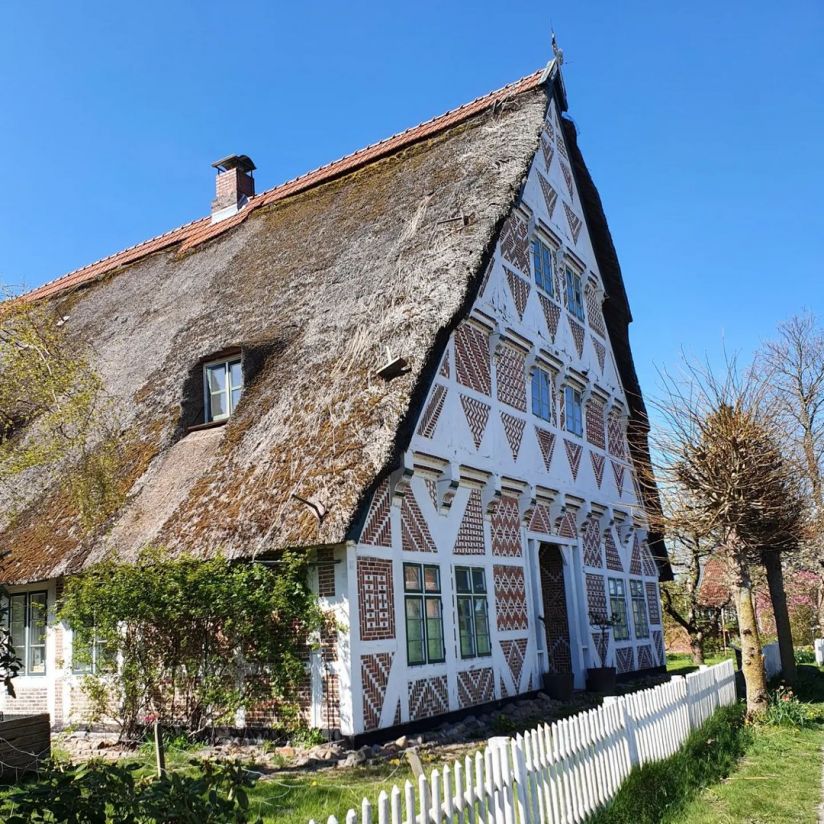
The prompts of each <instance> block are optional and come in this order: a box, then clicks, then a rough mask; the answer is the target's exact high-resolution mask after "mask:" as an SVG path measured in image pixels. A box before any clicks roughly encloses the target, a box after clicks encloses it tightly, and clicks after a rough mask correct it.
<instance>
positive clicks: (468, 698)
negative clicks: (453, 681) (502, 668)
mask: <svg viewBox="0 0 824 824" xmlns="http://www.w3.org/2000/svg"><path fill="white" fill-rule="evenodd" d="M494 700H495V675H494V673H493V671H492V667H484V668H483V669H477V670H468V671H466V672H459V673H458V704H459V705H460V706H461V707H471V706H474V705H475V704H485V703H487V702H488V701H494Z"/></svg>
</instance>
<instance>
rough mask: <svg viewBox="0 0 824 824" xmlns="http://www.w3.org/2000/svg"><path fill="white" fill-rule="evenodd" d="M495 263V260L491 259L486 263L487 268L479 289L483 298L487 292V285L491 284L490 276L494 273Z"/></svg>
mask: <svg viewBox="0 0 824 824" xmlns="http://www.w3.org/2000/svg"><path fill="white" fill-rule="evenodd" d="M494 264H495V260H494V259H493V260H490V261H489V263H488V264H487V265H486V270H485V271H484V276H483V278H482V279H481V287H480V289H479V290H478V297H479V298H481V297H483V295H484V292H486V287H487V286H488V285H489V276H490V275H491V274H492V267H493V266H494Z"/></svg>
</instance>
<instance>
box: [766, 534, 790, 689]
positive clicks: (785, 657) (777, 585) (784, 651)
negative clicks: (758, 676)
mask: <svg viewBox="0 0 824 824" xmlns="http://www.w3.org/2000/svg"><path fill="white" fill-rule="evenodd" d="M761 563H762V564H764V569H765V570H766V572H767V586H768V587H769V590H770V601H771V602H772V609H773V616H774V617H775V632H776V634H777V635H778V649H779V652H780V653H781V674H782V676H783V678H784V680H785V681H788V682H789V683H795V679H796V669H795V651H794V650H793V632H792V628H791V626H790V613H789V610H788V609H787V593H786V592H785V591H784V571H783V569H782V568H781V555H780V554H779V553H778V552H770V551H769V550H763V551H762V552H761Z"/></svg>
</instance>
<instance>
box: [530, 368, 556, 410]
mask: <svg viewBox="0 0 824 824" xmlns="http://www.w3.org/2000/svg"><path fill="white" fill-rule="evenodd" d="M553 406H554V404H553V398H552V378H551V377H550V375H549V372H547V371H546V370H545V369H541V368H540V367H538V366H536V367H535V369H533V370H532V414H533V415H537V416H538V417H539V418H543V419H544V420H545V421H549V422H550V423H552V420H553V418H554V417H555V415H554V414H553V413H554V411H555V410H554V409H553Z"/></svg>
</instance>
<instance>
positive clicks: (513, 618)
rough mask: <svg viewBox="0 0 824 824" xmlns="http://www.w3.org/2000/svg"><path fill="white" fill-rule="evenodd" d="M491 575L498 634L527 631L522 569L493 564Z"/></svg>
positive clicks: (524, 585) (524, 586) (527, 623)
mask: <svg viewBox="0 0 824 824" xmlns="http://www.w3.org/2000/svg"><path fill="white" fill-rule="evenodd" d="M492 573H493V578H494V580H495V614H496V616H497V622H498V632H508V631H510V630H513V629H527V628H528V626H529V622H528V620H527V609H526V582H525V580H524V569H523V567H519V566H504V565H503V564H495V566H494V567H493V568H492Z"/></svg>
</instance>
